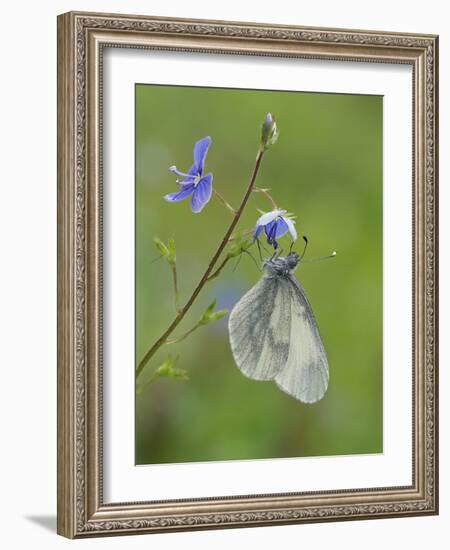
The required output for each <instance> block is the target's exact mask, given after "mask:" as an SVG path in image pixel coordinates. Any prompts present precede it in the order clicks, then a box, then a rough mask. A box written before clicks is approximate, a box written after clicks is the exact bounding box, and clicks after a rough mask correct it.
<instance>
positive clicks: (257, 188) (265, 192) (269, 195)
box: [253, 187, 278, 210]
mask: <svg viewBox="0 0 450 550" xmlns="http://www.w3.org/2000/svg"><path fill="white" fill-rule="evenodd" d="M253 191H254V192H255V193H261V194H262V195H264V196H265V197H266V199H267V200H268V201H269V202H270V204H271V205H272V208H273V210H278V206H277V204H276V202H275V201H274V200H273V197H272V195H271V194H270V193H269V190H268V189H261V188H260V187H255V188H254V189H253Z"/></svg>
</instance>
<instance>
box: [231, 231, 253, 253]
mask: <svg viewBox="0 0 450 550" xmlns="http://www.w3.org/2000/svg"><path fill="white" fill-rule="evenodd" d="M252 244H253V242H252V241H251V240H250V239H247V238H244V237H243V236H242V235H239V234H238V235H236V237H235V238H234V239H233V240H232V241H231V244H230V246H229V247H228V252H227V254H228V257H229V258H236V257H237V256H240V255H241V254H242V253H243V252H245V251H246V250H247V249H248V248H250V247H251V245H252Z"/></svg>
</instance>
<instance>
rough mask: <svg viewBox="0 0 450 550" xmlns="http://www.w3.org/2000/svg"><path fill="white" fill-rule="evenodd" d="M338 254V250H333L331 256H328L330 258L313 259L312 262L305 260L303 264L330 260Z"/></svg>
mask: <svg viewBox="0 0 450 550" xmlns="http://www.w3.org/2000/svg"><path fill="white" fill-rule="evenodd" d="M336 254H337V252H336V250H333V252H332V253H331V254H328V256H320V257H319V258H312V259H311V260H303V263H305V262H308V263H311V262H319V261H320V260H328V259H329V258H334V257H335V256H336Z"/></svg>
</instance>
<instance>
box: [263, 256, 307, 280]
mask: <svg viewBox="0 0 450 550" xmlns="http://www.w3.org/2000/svg"><path fill="white" fill-rule="evenodd" d="M299 261H300V256H299V255H298V254H297V253H296V252H291V253H290V254H288V255H287V256H279V257H275V258H270V259H269V260H266V261H265V262H264V267H265V268H266V269H267V271H268V273H269V274H270V275H282V276H286V275H288V274H289V273H290V272H291V271H293V270H294V269H295V268H296V267H297V264H298V263H299Z"/></svg>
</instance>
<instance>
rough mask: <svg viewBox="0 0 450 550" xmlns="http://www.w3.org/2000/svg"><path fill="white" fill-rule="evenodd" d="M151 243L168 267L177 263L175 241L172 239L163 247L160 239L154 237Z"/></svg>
mask: <svg viewBox="0 0 450 550" xmlns="http://www.w3.org/2000/svg"><path fill="white" fill-rule="evenodd" d="M153 242H154V243H155V246H156V248H157V249H158V250H159V252H160V253H161V256H162V257H163V258H165V259H166V260H167V262H168V263H169V264H170V265H175V263H176V261H177V255H176V248H175V241H174V240H173V239H169V242H168V243H167V245H165V244H164V243H163V242H162V240H161V239H158V237H154V238H153Z"/></svg>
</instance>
